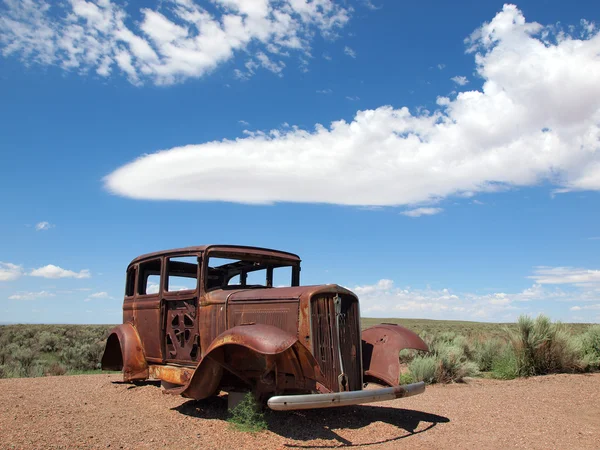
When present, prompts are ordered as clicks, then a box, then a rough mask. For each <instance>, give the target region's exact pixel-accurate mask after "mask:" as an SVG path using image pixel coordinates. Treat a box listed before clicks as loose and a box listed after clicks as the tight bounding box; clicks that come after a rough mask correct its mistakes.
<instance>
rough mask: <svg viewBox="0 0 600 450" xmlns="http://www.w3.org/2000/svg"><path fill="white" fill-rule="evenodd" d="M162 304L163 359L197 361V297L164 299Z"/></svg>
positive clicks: (198, 347)
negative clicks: (163, 322)
mask: <svg viewBox="0 0 600 450" xmlns="http://www.w3.org/2000/svg"><path fill="white" fill-rule="evenodd" d="M163 302H164V303H163V311H164V313H163V315H164V318H165V328H164V329H165V333H164V348H165V359H166V360H167V361H170V362H176V361H178V362H190V361H197V360H198V358H199V356H200V335H199V333H198V297H195V296H194V297H190V298H178V299H164V300H163Z"/></svg>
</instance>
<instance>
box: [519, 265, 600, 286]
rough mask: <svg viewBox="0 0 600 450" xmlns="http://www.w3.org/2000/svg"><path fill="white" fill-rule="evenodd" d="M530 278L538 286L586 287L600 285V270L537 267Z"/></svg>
mask: <svg viewBox="0 0 600 450" xmlns="http://www.w3.org/2000/svg"><path fill="white" fill-rule="evenodd" d="M528 278H531V279H533V280H535V282H536V283H538V284H573V285H575V286H580V287H585V286H593V285H600V270H592V269H582V268H576V267H548V266H538V267H535V270H534V274H533V275H532V276H530V277H528Z"/></svg>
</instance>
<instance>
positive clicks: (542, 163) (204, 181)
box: [105, 5, 600, 206]
mask: <svg viewBox="0 0 600 450" xmlns="http://www.w3.org/2000/svg"><path fill="white" fill-rule="evenodd" d="M542 31H543V32H542ZM560 33H562V34H560V36H561V37H560V39H557V37H558V36H559V34H558V32H557V30H556V28H555V27H554V26H551V27H543V26H542V25H540V24H537V23H532V22H527V21H526V20H525V18H524V17H523V15H522V13H521V12H520V11H519V10H518V9H517V8H516V7H515V6H511V5H506V6H504V8H503V10H502V12H500V13H498V14H497V15H496V17H494V18H493V20H492V21H491V22H490V23H486V24H484V25H482V26H481V27H480V28H478V29H477V31H476V32H475V33H474V34H473V35H472V36H471V37H470V38H469V39H468V41H467V45H468V46H469V48H474V49H475V50H474V52H475V54H476V58H475V59H474V70H475V72H477V74H478V76H480V77H481V78H482V81H483V83H482V88H481V90H470V91H468V92H459V93H458V94H457V95H456V96H452V98H450V97H444V96H440V97H438V100H439V101H438V105H439V109H436V110H433V111H424V110H421V111H417V112H411V110H410V109H409V108H407V107H400V108H393V107H391V106H381V107H379V108H375V109H368V110H359V111H357V112H356V114H355V116H354V118H353V119H352V120H345V119H344V120H338V121H334V122H332V123H331V124H328V125H327V126H325V125H323V124H316V125H315V127H314V129H304V128H300V127H299V126H294V125H293V124H292V126H290V127H289V128H286V129H281V128H277V129H274V130H271V131H263V130H261V131H256V132H254V133H252V134H247V135H246V136H245V137H244V138H238V139H235V140H232V139H224V140H222V141H212V142H206V143H201V144H198V145H187V146H182V147H175V148H172V149H165V150H162V151H160V152H157V153H154V154H149V155H143V156H141V157H139V158H137V159H135V160H134V161H132V162H131V163H129V164H126V165H124V166H122V167H120V168H118V169H117V170H115V171H114V172H113V173H111V174H110V175H108V176H107V177H106V178H105V183H106V187H107V189H108V190H110V191H111V192H113V193H115V194H118V195H123V196H127V197H131V198H137V199H160V200H167V199H176V200H198V201H215V200H216V201H227V202H240V203H251V204H252V203H254V204H256V203H262V204H269V203H273V202H307V203H312V202H315V203H333V204H344V205H357V206H364V205H375V206H376V205H380V206H385V205H390V206H392V205H396V206H397V205H415V204H425V203H427V202H432V201H439V200H441V199H444V198H447V197H450V196H455V195H460V194H461V193H464V192H469V193H472V194H473V193H474V194H477V193H481V192H499V191H502V190H505V189H507V188H511V187H515V186H516V187H521V186H534V185H538V184H540V183H549V184H553V185H556V187H559V188H561V189H565V190H596V191H598V190H600V152H598V142H597V139H596V136H598V135H600V119H599V117H600V83H598V81H597V80H598V79H600V57H599V56H598V55H599V54H600V34H598V32H595V33H596V34H594V35H593V36H592V37H589V38H580V37H579V36H578V35H575V34H572V33H570V31H568V30H567V31H561V32H560ZM580 67H586V70H580ZM257 161H260V163H261V164H260V165H258V166H257V164H256V162H257ZM317 162H318V165H319V171H315V170H314V168H315V164H317ZM340 173H343V174H344V175H345V176H344V177H342V179H339V177H338V176H337V175H338V174H340ZM215 174H216V175H215ZM215 177H217V179H218V184H216V183H215ZM323 177H329V178H330V179H336V182H335V183H332V184H329V185H326V186H323V185H322V184H320V180H322V179H323ZM182 179H185V180H186V182H185V183H182V182H181V180H182ZM282 179H285V180H286V182H285V184H286V188H285V189H274V188H273V187H274V186H279V185H280V183H281V180H282ZM217 185H218V188H217V187H216V186H217ZM315 186H319V188H318V189H315Z"/></svg>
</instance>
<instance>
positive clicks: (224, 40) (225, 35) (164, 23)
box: [0, 0, 351, 84]
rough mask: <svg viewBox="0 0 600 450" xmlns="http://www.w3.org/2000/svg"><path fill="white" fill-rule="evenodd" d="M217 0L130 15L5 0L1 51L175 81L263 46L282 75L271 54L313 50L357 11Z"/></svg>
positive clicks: (102, 72) (74, 0)
mask: <svg viewBox="0 0 600 450" xmlns="http://www.w3.org/2000/svg"><path fill="white" fill-rule="evenodd" d="M212 3H213V4H212V5H211V8H210V10H209V9H205V8H203V7H202V6H201V5H200V4H198V3H196V2H194V1H192V0H179V1H166V2H159V5H158V6H157V7H156V9H151V8H146V7H145V8H142V9H140V10H139V11H138V15H137V16H135V17H129V16H128V14H127V12H126V11H125V7H124V6H122V5H121V4H117V3H113V2H112V1H110V0H101V1H98V2H97V3H94V2H88V1H85V0H71V1H68V2H66V1H65V2H47V1H45V0H23V1H16V0H15V1H12V0H11V1H5V2H4V3H3V6H2V7H0V14H1V17H2V20H0V50H1V52H2V54H3V55H4V56H5V57H8V56H11V55H14V56H17V57H19V58H20V59H21V60H22V61H23V63H24V64H27V65H31V64H41V65H54V66H58V67H60V68H62V69H64V70H66V71H72V72H76V73H79V74H88V73H95V74H96V75H97V76H99V77H104V78H106V77H110V76H111V75H113V74H114V73H119V72H120V73H122V74H124V75H125V76H126V77H127V78H128V79H129V81H130V82H131V83H133V84H141V83H143V82H144V81H150V82H152V83H156V84H172V83H175V82H178V81H182V80H185V79H187V78H198V77H202V76H203V75H205V74H207V73H208V72H210V71H211V70H214V69H215V68H216V67H218V66H219V65H221V64H223V63H224V62H226V61H229V60H231V59H232V58H233V57H234V55H236V53H239V52H242V51H244V50H246V49H247V48H248V46H249V45H251V44H252V45H253V46H256V47H258V48H260V49H262V50H259V52H258V53H257V55H256V58H257V61H258V64H260V66H262V67H264V68H266V69H267V70H270V71H272V72H274V73H276V74H279V75H280V74H281V71H282V70H283V68H284V67H285V64H284V63H283V61H282V60H281V59H277V60H276V61H273V60H272V59H271V57H269V56H267V54H266V53H265V52H268V53H270V54H271V55H272V56H273V57H275V56H276V57H277V58H279V57H282V56H286V55H289V53H288V52H295V53H297V54H298V55H304V54H308V53H310V47H311V43H310V42H311V40H312V38H313V36H314V35H315V33H320V34H322V35H323V36H324V37H333V36H336V35H337V32H338V31H339V30H340V29H341V28H342V27H344V26H345V24H346V23H347V22H348V20H349V18H350V14H351V9H350V8H344V7H343V6H340V5H338V4H335V3H333V2H332V1H330V0H319V1H314V2H303V1H301V2H295V1H292V2H287V1H286V2H266V1H261V2H249V1H245V0H215V1H214V2H212ZM238 70H239V69H238ZM246 76H247V75H246Z"/></svg>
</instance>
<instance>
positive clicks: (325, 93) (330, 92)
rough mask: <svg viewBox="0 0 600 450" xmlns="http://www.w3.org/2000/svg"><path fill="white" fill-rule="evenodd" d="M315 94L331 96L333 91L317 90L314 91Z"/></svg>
mask: <svg viewBox="0 0 600 450" xmlns="http://www.w3.org/2000/svg"><path fill="white" fill-rule="evenodd" d="M316 93H317V94H324V95H329V94H333V91H332V90H331V89H318V90H317V91H316Z"/></svg>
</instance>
